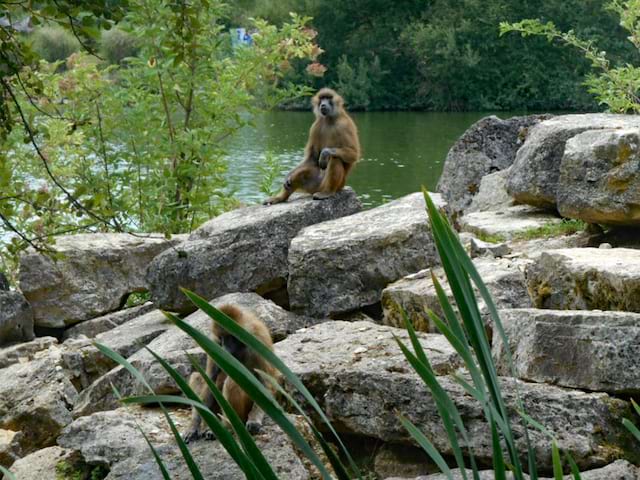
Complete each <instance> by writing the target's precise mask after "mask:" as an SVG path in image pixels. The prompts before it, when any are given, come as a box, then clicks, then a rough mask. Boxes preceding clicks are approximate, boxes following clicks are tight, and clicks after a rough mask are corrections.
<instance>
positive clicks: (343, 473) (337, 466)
mask: <svg viewBox="0 0 640 480" xmlns="http://www.w3.org/2000/svg"><path fill="white" fill-rule="evenodd" d="M258 374H259V375H260V376H261V377H262V378H263V379H264V380H265V381H266V382H269V383H270V384H271V385H272V386H273V388H274V389H275V390H276V391H277V392H278V393H279V394H280V395H282V396H283V397H284V398H285V399H286V400H287V401H288V402H289V404H290V405H292V406H293V407H294V408H295V409H296V410H297V412H298V413H299V414H300V415H301V416H302V417H303V418H304V420H305V421H306V422H307V424H308V425H309V427H310V428H311V431H312V432H313V435H314V436H315V437H316V440H318V443H320V446H321V447H322V450H323V451H324V453H325V455H326V456H327V458H328V459H329V462H330V463H331V466H332V467H333V470H334V472H335V473H336V475H337V476H338V478H339V479H340V480H351V477H350V476H349V473H348V472H347V470H346V468H345V466H344V465H343V463H342V461H341V460H340V457H338V455H336V453H335V452H334V450H333V448H331V446H330V445H329V444H328V443H327V441H326V440H325V439H324V436H323V435H322V433H320V430H318V429H317V428H316V426H315V425H314V424H313V421H312V420H311V418H309V415H307V412H305V411H304V409H303V408H302V406H301V405H300V404H299V403H298V402H297V401H296V399H295V398H293V396H292V395H290V394H289V393H288V392H287V391H286V390H285V389H284V388H282V386H281V385H280V383H279V382H278V380H276V379H275V378H274V377H272V376H271V375H269V374H268V373H266V372H263V371H261V370H258Z"/></svg>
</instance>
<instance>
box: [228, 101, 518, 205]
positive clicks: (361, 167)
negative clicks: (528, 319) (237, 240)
mask: <svg viewBox="0 0 640 480" xmlns="http://www.w3.org/2000/svg"><path fill="white" fill-rule="evenodd" d="M490 114H491V113H490V112H472V113H430V112H367V113H354V114H353V118H354V120H355V122H356V123H357V125H358V129H359V131H360V142H361V143H362V151H363V157H362V160H360V161H359V162H358V164H357V166H356V168H355V169H354V170H353V171H352V174H351V175H350V177H349V180H348V184H349V185H350V186H351V187H353V188H354V189H355V190H356V192H357V193H358V196H359V197H360V199H361V200H362V202H363V204H364V205H365V206H368V207H371V206H376V205H380V204H382V203H384V202H386V201H388V200H392V199H395V198H398V197H401V196H403V195H406V194H408V193H412V192H417V191H419V190H420V187H421V185H425V186H426V187H427V188H428V189H430V190H433V189H434V188H435V187H436V184H437V182H438V178H439V177H440V173H441V172H442V166H443V163H444V160H445V158H446V155H447V152H448V151H449V148H451V146H452V145H453V143H454V142H455V141H456V140H457V139H458V137H459V136H460V135H462V133H463V132H464V131H465V130H466V129H467V128H469V126H470V125H471V124H472V123H474V122H475V121H477V120H479V119H480V118H482V117H485V116H487V115H490ZM515 114H516V113H515V112H500V113H498V116H499V117H501V118H508V117H511V116H513V115H515ZM312 122H313V115H312V113H311V112H272V113H267V114H265V115H263V116H261V117H259V118H258V120H257V122H256V128H246V129H245V130H243V131H242V132H241V133H240V135H238V136H237V137H235V138H234V140H233V141H232V142H231V144H230V146H229V149H230V154H231V155H230V156H231V159H230V162H229V165H230V169H229V170H230V172H229V183H230V186H231V188H232V189H234V190H235V191H236V196H237V197H238V198H239V199H241V200H243V201H245V202H251V203H253V202H259V201H261V200H263V199H264V195H263V194H262V193H260V191H259V187H258V185H259V183H260V178H261V175H260V173H259V170H258V164H259V163H260V162H262V161H263V160H264V158H265V153H266V152H267V151H269V152H271V153H272V154H273V155H274V156H275V157H276V158H277V159H278V160H279V162H280V164H281V165H283V171H282V175H281V178H280V179H279V180H278V185H280V184H281V182H282V179H283V178H284V176H285V174H286V173H287V172H288V171H289V170H290V169H291V168H292V167H294V166H295V165H297V164H298V163H299V162H300V161H301V160H302V156H303V151H304V146H305V143H306V141H307V135H308V132H309V127H310V126H311V123H312Z"/></svg>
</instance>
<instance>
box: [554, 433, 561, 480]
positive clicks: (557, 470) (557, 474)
mask: <svg viewBox="0 0 640 480" xmlns="http://www.w3.org/2000/svg"><path fill="white" fill-rule="evenodd" d="M551 462H552V463H553V478H554V480H562V478H563V475H562V460H561V459H560V450H558V444H557V443H556V441H555V440H554V441H552V442H551Z"/></svg>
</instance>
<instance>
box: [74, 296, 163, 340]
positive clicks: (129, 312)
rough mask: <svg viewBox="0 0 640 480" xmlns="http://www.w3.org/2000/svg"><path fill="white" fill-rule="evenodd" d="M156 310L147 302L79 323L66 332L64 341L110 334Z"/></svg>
mask: <svg viewBox="0 0 640 480" xmlns="http://www.w3.org/2000/svg"><path fill="white" fill-rule="evenodd" d="M154 308H155V306H154V305H153V303H151V302H146V303H144V304H142V305H138V306H136V307H131V308H125V309H124V310H119V311H117V312H113V313H109V314H107V315H104V316H102V317H98V318H94V319H92V320H87V321H85V322H82V323H78V324H76V325H74V326H72V327H70V328H67V329H66V330H65V331H64V335H63V339H64V340H67V339H69V338H78V337H80V336H81V335H84V336H85V337H88V338H94V337H95V336H96V335H99V334H101V333H104V332H108V331H109V330H112V329H114V328H116V327H118V326H120V325H122V324H123V323H126V322H128V321H129V320H132V319H134V318H136V317H140V316H141V315H144V314H145V313H148V312H150V311H151V310H153V309H154Z"/></svg>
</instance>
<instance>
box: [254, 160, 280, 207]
mask: <svg viewBox="0 0 640 480" xmlns="http://www.w3.org/2000/svg"><path fill="white" fill-rule="evenodd" d="M258 170H259V172H260V178H261V180H260V187H259V188H260V191H261V192H262V193H264V195H265V196H267V197H270V196H272V195H275V193H276V192H277V191H278V188H279V186H278V185H277V184H276V182H277V181H278V179H279V178H280V177H281V176H282V165H281V164H280V162H279V161H278V158H277V157H276V156H275V155H274V154H273V153H272V152H266V153H265V157H264V161H263V162H261V163H260V164H259V165H258Z"/></svg>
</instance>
